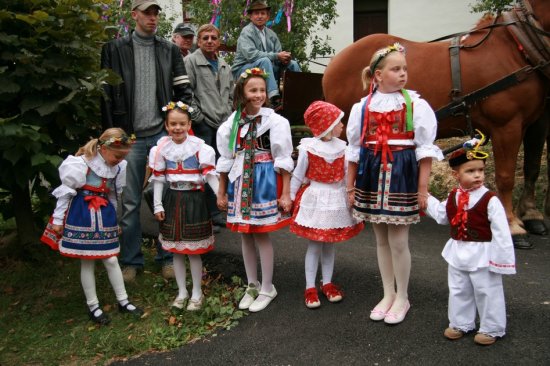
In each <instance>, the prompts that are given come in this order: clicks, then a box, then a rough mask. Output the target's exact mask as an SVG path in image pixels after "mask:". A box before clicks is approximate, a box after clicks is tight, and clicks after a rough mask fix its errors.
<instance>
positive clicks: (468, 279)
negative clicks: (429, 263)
mask: <svg viewBox="0 0 550 366" xmlns="http://www.w3.org/2000/svg"><path fill="white" fill-rule="evenodd" d="M448 281H449V322H450V324H449V326H450V327H453V328H457V329H460V330H462V331H464V332H469V331H471V330H473V329H475V320H476V309H477V311H478V312H479V331H478V332H479V333H485V334H488V335H490V336H493V337H502V336H504V334H505V333H506V332H505V331H506V306H505V303H504V289H503V287H502V275H501V274H499V273H494V272H490V271H489V269H487V268H482V269H479V270H477V271H473V272H468V271H461V270H459V269H456V268H454V267H453V266H449V271H448Z"/></svg>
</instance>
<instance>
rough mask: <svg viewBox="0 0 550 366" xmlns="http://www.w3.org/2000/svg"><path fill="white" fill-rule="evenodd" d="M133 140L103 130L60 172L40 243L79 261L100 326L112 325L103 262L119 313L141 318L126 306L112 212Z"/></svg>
mask: <svg viewBox="0 0 550 366" xmlns="http://www.w3.org/2000/svg"><path fill="white" fill-rule="evenodd" d="M134 140H135V139H134V138H133V137H132V138H131V137H128V136H127V135H126V133H124V131H123V130H122V129H120V128H109V129H107V130H105V132H103V133H102V134H101V136H100V137H99V139H92V140H90V141H89V142H88V143H87V144H86V145H84V146H83V147H81V148H80V149H79V150H78V152H77V153H76V154H75V156H72V155H70V156H69V157H67V158H66V159H65V160H64V161H63V163H62V164H61V166H60V167H59V176H60V178H61V185H60V186H59V187H57V188H56V189H55V190H54V191H53V192H52V194H53V195H54V196H55V197H56V198H57V205H56V207H55V210H54V212H53V215H52V219H51V220H50V223H48V226H47V228H46V230H45V231H44V235H43V236H42V241H43V242H44V243H46V244H48V245H49V246H50V247H52V248H53V249H56V250H59V252H60V253H61V254H62V255H64V256H67V257H72V258H79V259H80V262H81V267H80V280H81V282H82V288H83V289H84V295H85V296H86V303H87V305H88V308H89V313H88V315H89V317H90V319H91V320H92V321H94V322H96V323H98V324H108V323H109V322H110V319H109V317H108V316H107V314H105V313H104V312H103V310H102V309H101V307H100V306H99V300H98V298H97V293H96V285H95V274H94V272H95V260H96V259H101V261H102V262H103V265H104V266H105V268H106V270H107V274H108V276H109V281H110V282H111V285H112V286H113V289H114V291H115V295H116V299H117V301H118V307H119V310H120V311H121V312H126V313H130V314H133V315H136V316H141V315H142V314H143V311H142V310H141V309H139V308H138V307H136V306H135V305H133V304H132V303H130V302H129V301H128V295H127V294H126V288H125V287H124V280H123V279H122V272H121V270H120V266H119V264H118V260H117V257H116V256H117V255H118V253H119V252H120V246H119V240H118V237H119V233H120V229H119V227H118V224H117V217H116V207H117V200H118V199H119V198H120V194H121V192H122V188H123V187H124V186H125V184H126V161H125V160H124V158H125V157H126V155H127V154H128V152H129V151H130V148H131V146H132V143H133V142H134Z"/></svg>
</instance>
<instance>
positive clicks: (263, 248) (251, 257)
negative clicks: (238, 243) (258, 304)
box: [242, 233, 274, 300]
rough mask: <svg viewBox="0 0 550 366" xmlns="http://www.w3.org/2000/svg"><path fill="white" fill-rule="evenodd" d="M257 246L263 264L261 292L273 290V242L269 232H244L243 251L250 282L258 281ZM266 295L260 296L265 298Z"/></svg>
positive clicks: (259, 297) (261, 298)
mask: <svg viewBox="0 0 550 366" xmlns="http://www.w3.org/2000/svg"><path fill="white" fill-rule="evenodd" d="M256 247H258V252H259V253H260V264H261V266H262V288H261V290H260V292H271V291H272V289H273V267H274V256H273V244H272V243H271V239H270V238H269V234H267V233H254V234H242V251H243V261H244V269H245V271H246V277H247V279H248V283H249V284H250V283H257V282H258V262H257V258H256ZM263 297H264V295H260V296H258V299H260V300H263Z"/></svg>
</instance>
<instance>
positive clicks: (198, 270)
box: [174, 254, 202, 300]
mask: <svg viewBox="0 0 550 366" xmlns="http://www.w3.org/2000/svg"><path fill="white" fill-rule="evenodd" d="M188 257H189V267H190V270H191V279H192V280H193V290H192V294H191V298H192V299H193V300H199V299H200V298H201V297H202V289H201V282H202V259H201V256H200V255H188ZM185 272H186V269H185V254H174V273H175V275H176V282H177V283H178V289H179V292H178V298H181V299H185V298H187V297H188V296H189V295H188V293H187V284H186V279H185V277H186V274H185Z"/></svg>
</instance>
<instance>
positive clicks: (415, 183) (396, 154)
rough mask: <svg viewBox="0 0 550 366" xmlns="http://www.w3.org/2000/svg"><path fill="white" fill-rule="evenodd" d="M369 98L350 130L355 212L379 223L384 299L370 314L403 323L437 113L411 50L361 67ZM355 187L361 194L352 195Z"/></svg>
mask: <svg viewBox="0 0 550 366" xmlns="http://www.w3.org/2000/svg"><path fill="white" fill-rule="evenodd" d="M362 81H363V86H364V88H365V89H366V88H367V85H368V82H369V81H371V84H370V93H369V95H368V96H366V97H365V98H363V99H361V101H360V102H359V103H356V104H355V105H354V106H353V107H352V110H351V112H350V118H349V122H348V126H347V137H348V141H349V146H348V151H347V158H348V160H349V169H348V180H347V186H348V192H350V193H349V200H350V202H353V214H354V216H356V217H357V218H359V219H363V220H365V221H367V222H371V223H372V224H373V230H374V234H375V236H376V251H377V256H378V267H379V269H380V274H381V277H382V284H383V287H384V297H383V298H382V300H381V301H380V302H379V303H378V304H377V305H376V306H375V307H374V309H373V310H372V311H371V314H370V318H371V319H372V320H374V321H380V320H384V322H385V323H388V324H397V323H400V322H402V321H403V319H405V316H406V314H407V312H408V310H409V308H410V303H409V299H408V284H409V276H410V270H411V255H410V252H409V225H410V224H414V223H417V222H419V221H420V217H419V210H424V209H426V202H427V198H428V180H429V175H430V171H431V163H432V158H436V159H438V160H441V159H443V155H442V153H441V150H440V149H439V148H438V147H437V146H435V145H434V143H433V142H434V140H435V137H436V131H437V122H436V119H435V114H434V112H433V110H432V109H431V108H430V106H429V105H428V103H427V102H426V101H425V100H423V99H421V98H420V96H419V95H418V94H417V93H416V92H414V91H411V90H406V89H404V86H405V83H406V82H407V62H406V60H405V49H404V48H403V46H401V45H400V44H399V43H396V44H394V45H391V46H388V47H385V48H382V49H380V50H378V51H377V52H376V53H375V54H374V55H373V57H372V59H371V62H370V65H369V66H368V67H366V68H365V69H364V70H363V74H362ZM353 188H355V192H354V191H353Z"/></svg>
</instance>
